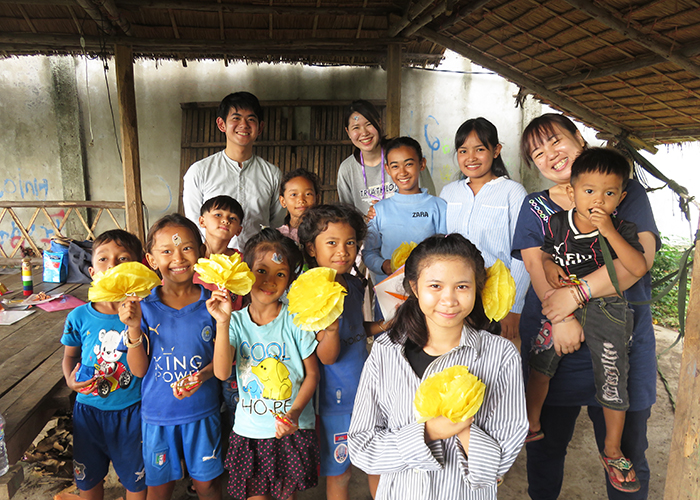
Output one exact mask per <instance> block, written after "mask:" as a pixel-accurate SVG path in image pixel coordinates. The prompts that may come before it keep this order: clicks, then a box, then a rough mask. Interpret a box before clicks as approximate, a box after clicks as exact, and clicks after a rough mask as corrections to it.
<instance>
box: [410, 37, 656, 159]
mask: <svg viewBox="0 0 700 500" xmlns="http://www.w3.org/2000/svg"><path fill="white" fill-rule="evenodd" d="M418 33H419V34H420V35H421V36H422V37H423V38H426V39H428V40H431V41H434V42H435V43H437V44H439V45H441V46H443V47H445V48H447V49H450V50H452V51H454V52H457V53H458V54H462V55H463V56H464V57H467V58H469V59H471V60H472V61H474V62H475V63H477V64H478V65H480V66H483V67H485V68H488V69H490V70H492V71H495V72H496V73H498V74H500V75H501V76H503V77H504V78H507V79H508V80H510V81H512V82H514V83H515V84H517V85H519V86H521V87H523V88H526V89H528V90H530V91H532V92H534V93H536V94H538V95H540V96H541V97H542V98H544V99H546V100H548V101H550V102H551V103H553V104H554V105H555V106H558V107H560V108H562V109H563V110H565V111H567V112H568V113H571V114H572V115H574V116H577V117H579V118H580V119H583V120H585V121H588V122H589V123H591V124H593V125H594V126H595V127H596V128H599V129H601V130H604V131H606V132H609V133H611V134H613V135H615V136H619V135H626V136H628V138H629V139H630V140H631V142H633V143H635V144H636V145H638V146H641V147H643V148H644V149H647V150H649V151H652V152H656V148H655V147H654V146H652V145H651V144H649V143H646V142H645V141H642V140H641V139H639V138H637V137H634V136H632V135H629V131H627V130H626V129H624V128H623V126H622V125H621V124H620V123H614V122H612V121H610V120H608V119H607V118H606V117H602V116H600V115H599V114H598V113H596V112H595V111H594V110H591V109H590V108H587V107H586V106H584V105H582V104H580V103H577V102H574V101H573V100H571V99H570V98H568V97H565V96H562V95H559V94H557V93H556V92H553V91H551V90H548V89H547V88H546V87H544V86H543V85H541V84H540V83H538V82H536V81H534V80H531V79H530V78H529V77H527V76H525V75H523V74H522V73H520V71H519V70H516V69H515V68H513V67H511V66H508V65H507V64H505V63H502V62H499V61H495V60H493V59H492V58H491V57H489V56H488V55H486V54H484V53H483V52H481V51H480V50H477V49H474V48H473V47H471V46H470V45H467V44H466V43H463V42H461V41H458V40H454V39H453V38H449V37H446V36H444V35H441V34H439V33H437V32H435V31H433V30H430V29H428V28H421V29H420V31H419V32H418Z"/></svg>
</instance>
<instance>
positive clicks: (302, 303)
mask: <svg viewBox="0 0 700 500" xmlns="http://www.w3.org/2000/svg"><path fill="white" fill-rule="evenodd" d="M346 294H347V292H346V291H345V288H343V286H342V285H341V284H340V283H338V282H337V281H335V270H334V269H330V268H328V267H316V268H314V269H309V270H308V271H306V272H305V273H304V274H302V275H301V276H299V277H298V278H297V279H296V281H295V282H294V283H293V284H292V287H291V288H290V289H289V293H288V294H287V299H289V307H288V310H289V314H295V316H294V318H293V319H292V320H293V321H294V324H295V325H297V326H298V327H299V328H301V329H302V330H306V331H310V332H317V331H320V330H325V329H326V328H328V327H329V326H330V325H331V323H333V322H334V321H335V320H336V319H338V317H340V315H341V314H342V313H343V305H344V303H345V300H344V298H343V297H344V296H345V295H346Z"/></svg>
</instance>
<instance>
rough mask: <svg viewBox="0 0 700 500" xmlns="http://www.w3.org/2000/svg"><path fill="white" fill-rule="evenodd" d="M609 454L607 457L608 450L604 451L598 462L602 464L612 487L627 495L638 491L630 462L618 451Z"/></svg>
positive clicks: (638, 485) (637, 483)
mask: <svg viewBox="0 0 700 500" xmlns="http://www.w3.org/2000/svg"><path fill="white" fill-rule="evenodd" d="M610 453H611V454H610V455H608V450H607V449H605V450H604V451H603V453H601V454H600V460H601V461H602V462H603V467H605V472H606V473H607V474H608V479H609V480H610V484H611V485H612V487H613V488H615V489H616V490H619V491H623V492H627V493H631V492H635V491H639V489H640V488H641V484H640V483H639V481H638V480H637V476H636V474H635V472H634V468H633V464H632V462H631V461H630V460H628V459H626V458H625V457H624V456H623V455H622V451H621V450H620V449H617V450H612V451H611V452H610Z"/></svg>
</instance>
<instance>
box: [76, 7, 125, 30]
mask: <svg viewBox="0 0 700 500" xmlns="http://www.w3.org/2000/svg"><path fill="white" fill-rule="evenodd" d="M75 3H77V4H78V5H79V6H80V7H82V8H83V10H84V11H85V12H86V13H87V15H88V16H90V18H91V19H92V20H93V21H95V24H96V25H97V29H98V30H99V31H100V32H103V33H107V34H108V35H114V33H115V30H114V26H112V23H110V22H109V21H108V20H107V19H106V18H104V16H102V12H101V11H100V9H98V8H97V7H96V6H95V5H94V4H93V3H92V2H91V1H90V0H75ZM71 4H72V2H71Z"/></svg>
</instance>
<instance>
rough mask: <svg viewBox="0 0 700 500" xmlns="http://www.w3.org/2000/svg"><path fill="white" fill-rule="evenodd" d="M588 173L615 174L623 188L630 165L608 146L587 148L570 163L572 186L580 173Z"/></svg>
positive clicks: (629, 172)
mask: <svg viewBox="0 0 700 500" xmlns="http://www.w3.org/2000/svg"><path fill="white" fill-rule="evenodd" d="M589 173H600V174H605V175H616V176H618V177H619V178H620V179H621V180H622V189H624V188H625V187H627V181H629V178H630V174H631V173H632V166H631V165H630V163H629V161H628V160H627V158H626V157H625V156H624V155H622V154H621V153H620V152H619V151H615V150H614V149H610V148H589V149H586V150H585V151H583V152H582V153H581V154H580V155H578V158H576V160H574V163H573V165H571V180H570V181H569V182H570V183H571V185H572V186H573V185H574V184H575V183H576V181H577V180H578V178H579V176H580V175H582V174H589Z"/></svg>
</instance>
